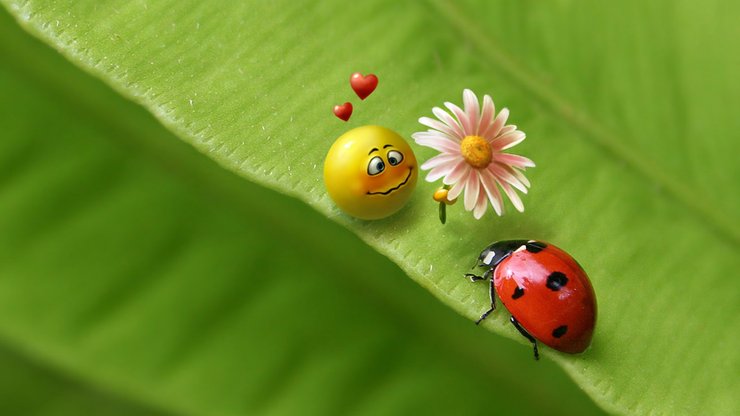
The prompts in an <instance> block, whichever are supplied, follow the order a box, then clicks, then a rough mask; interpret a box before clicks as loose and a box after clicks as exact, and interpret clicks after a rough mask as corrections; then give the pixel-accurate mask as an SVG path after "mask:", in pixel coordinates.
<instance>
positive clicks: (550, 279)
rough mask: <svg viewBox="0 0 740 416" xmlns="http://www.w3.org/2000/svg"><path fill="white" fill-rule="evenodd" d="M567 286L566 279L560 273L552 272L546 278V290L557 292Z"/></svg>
mask: <svg viewBox="0 0 740 416" xmlns="http://www.w3.org/2000/svg"><path fill="white" fill-rule="evenodd" d="M567 284H568V278H567V277H565V274H563V273H561V272H552V273H550V275H549V276H547V284H546V285H547V288H548V289H550V290H552V291H555V292H557V291H558V290H560V288H561V287H563V286H565V285H567Z"/></svg>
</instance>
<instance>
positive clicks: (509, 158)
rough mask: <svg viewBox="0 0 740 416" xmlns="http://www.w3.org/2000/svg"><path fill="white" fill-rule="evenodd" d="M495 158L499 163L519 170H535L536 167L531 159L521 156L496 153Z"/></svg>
mask: <svg viewBox="0 0 740 416" xmlns="http://www.w3.org/2000/svg"><path fill="white" fill-rule="evenodd" d="M493 158H494V159H495V160H496V161H497V162H500V163H503V164H505V165H509V166H514V167H517V168H533V167H534V166H535V165H534V162H532V161H531V160H530V159H529V158H526V157H524V156H519V155H512V154H510V153H494V155H493Z"/></svg>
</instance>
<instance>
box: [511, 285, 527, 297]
mask: <svg viewBox="0 0 740 416" xmlns="http://www.w3.org/2000/svg"><path fill="white" fill-rule="evenodd" d="M522 296H524V289H522V288H521V287H519V286H517V288H516V289H514V294H513V295H511V298H512V299H519V298H520V297H522Z"/></svg>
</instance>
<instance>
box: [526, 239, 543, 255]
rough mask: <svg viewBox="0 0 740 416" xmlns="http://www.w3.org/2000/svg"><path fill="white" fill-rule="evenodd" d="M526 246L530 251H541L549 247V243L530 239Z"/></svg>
mask: <svg viewBox="0 0 740 416" xmlns="http://www.w3.org/2000/svg"><path fill="white" fill-rule="evenodd" d="M525 247H526V249H527V251H529V252H530V253H539V252H540V251H542V250H544V249H545V248H546V247H547V244H545V243H543V242H542V241H529V242H527V244H525Z"/></svg>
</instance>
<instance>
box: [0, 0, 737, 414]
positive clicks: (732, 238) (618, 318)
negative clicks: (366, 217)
mask: <svg viewBox="0 0 740 416" xmlns="http://www.w3.org/2000/svg"><path fill="white" fill-rule="evenodd" d="M4 3H5V4H7V5H8V7H9V9H10V10H11V11H12V12H13V13H14V14H15V15H16V16H17V17H18V18H19V20H20V21H21V23H22V24H24V25H25V26H26V27H28V28H29V29H30V30H32V31H33V32H35V33H36V34H38V35H39V36H41V37H42V38H44V39H46V40H47V41H48V42H50V43H51V44H52V45H54V46H55V47H57V48H58V49H59V50H60V51H61V52H62V53H64V54H65V55H67V56H68V57H69V58H71V59H72V60H73V61H74V62H76V63H78V64H79V65H81V66H83V67H84V68H87V69H88V70H90V71H92V72H94V73H95V74H97V75H98V76H100V77H101V78H103V79H104V80H106V81H107V82H109V83H110V84H111V85H112V86H113V87H114V88H116V89H117V90H118V91H120V92H121V93H123V94H124V95H126V96H128V97H130V98H133V99H134V100H136V101H138V102H140V103H142V104H143V105H144V106H145V107H146V108H147V109H149V111H151V112H152V113H153V114H154V115H155V116H156V117H157V118H158V119H159V120H160V121H162V122H163V123H164V124H165V125H166V126H167V127H168V128H169V129H170V130H171V131H173V132H175V133H176V134H177V135H178V136H180V137H181V138H183V139H184V140H185V141H187V142H189V143H191V144H192V145H193V146H195V147H196V148H197V149H198V150H200V151H201V152H203V153H205V154H207V155H208V156H209V157H211V158H212V159H214V160H216V161H218V162H219V163H220V164H222V165H223V166H225V167H227V168H229V169H231V170H233V171H234V172H236V173H238V174H240V175H242V176H243V177H246V178H248V179H251V180H253V181H255V182H258V183H261V184H263V185H267V186H270V187H271V188H273V189H276V190H278V191H280V192H283V193H286V194H289V195H292V196H295V197H298V198H300V199H302V200H304V201H306V202H307V203H309V204H310V205H312V206H313V207H314V208H315V209H316V210H318V211H319V212H321V213H323V214H325V215H327V216H329V217H330V218H332V219H334V220H336V221H337V222H339V223H341V224H343V225H345V226H346V227H347V228H348V229H350V230H352V231H353V232H355V233H356V234H357V235H358V236H359V237H360V238H362V239H363V240H364V241H365V242H367V243H368V244H369V245H371V246H372V247H374V248H375V249H377V250H378V252H380V253H382V254H385V255H387V256H388V257H389V258H390V259H392V260H393V261H394V262H396V263H397V264H398V265H399V266H400V267H401V268H402V269H403V271H405V272H406V273H407V274H408V275H409V276H410V277H411V278H412V279H414V280H415V281H416V282H418V283H419V284H421V285H422V286H424V287H425V288H427V289H429V291H430V292H431V293H433V294H434V295H435V296H437V297H438V298H439V299H441V300H442V301H443V302H445V303H446V304H448V305H449V306H450V307H452V308H453V309H455V310H457V311H459V312H460V313H462V314H463V315H465V316H467V317H469V318H475V317H477V316H478V315H479V314H480V312H481V311H482V310H483V309H485V304H486V296H487V294H486V291H485V289H484V288H483V287H481V286H479V285H471V284H468V283H466V282H465V281H464V280H463V279H462V278H461V277H460V274H461V273H462V272H463V271H464V269H465V268H466V267H468V265H469V264H470V259H471V257H473V256H474V255H475V253H476V252H478V251H479V250H480V248H481V247H483V246H484V245H486V244H488V243H490V242H491V241H492V240H497V239H505V238H511V237H524V238H540V239H545V240H549V241H552V242H555V243H556V244H558V245H560V246H562V247H564V248H566V249H568V250H569V251H570V252H571V253H573V254H574V255H575V256H576V257H577V258H578V259H579V261H580V262H581V263H582V264H583V265H584V266H585V267H586V269H587V270H588V271H589V273H590V275H591V277H592V280H593V283H594V286H595V289H596V292H597V295H598V301H599V311H600V312H599V322H598V326H597V332H596V335H595V338H594V342H593V347H592V348H591V349H590V350H589V351H587V352H586V353H585V354H582V355H579V356H566V355H563V354H559V353H556V352H553V351H549V350H547V351H545V352H544V355H545V356H547V357H550V358H552V359H553V360H554V361H555V362H557V363H558V364H559V365H561V366H562V367H563V368H564V369H565V370H566V371H567V372H568V373H569V374H570V376H571V377H573V379H574V380H576V382H577V383H578V384H579V385H580V386H581V387H582V388H583V389H584V390H585V391H587V392H588V393H589V394H590V395H591V396H592V397H593V398H594V399H595V400H596V401H597V402H598V403H599V404H601V405H602V406H603V407H604V408H606V409H608V410H611V411H615V412H620V413H647V412H653V413H660V414H676V413H688V414H696V413H706V414H735V413H738V407H737V404H736V401H735V400H733V397H734V392H735V391H737V390H738V387H740V386H739V385H738V381H737V377H736V374H737V373H738V371H737V370H738V358H739V357H738V352H737V348H736V345H737V335H736V334H737V333H738V332H739V331H738V330H740V314H739V313H738V312H740V311H739V308H738V304H737V302H736V299H735V297H736V296H735V294H736V293H737V291H738V283H737V282H736V281H735V280H734V279H732V278H731V276H734V273H735V271H736V270H738V268H739V267H740V256H738V242H739V241H740V219H739V218H738V213H740V209H739V208H740V196H739V194H738V193H737V192H736V191H735V190H736V189H737V185H736V184H737V183H738V180H740V167H739V166H738V164H737V163H736V161H735V159H736V157H737V156H736V155H737V150H738V149H737V144H736V143H735V141H734V140H733V137H734V132H736V131H738V127H740V125H739V123H740V122H739V121H738V120H739V119H738V117H737V114H738V110H740V103H739V102H738V99H737V97H738V96H740V90H739V88H740V86H738V83H736V82H733V81H734V77H735V74H736V73H738V70H739V69H740V68H739V66H740V59H737V52H736V50H737V48H736V45H735V43H736V41H735V39H737V38H738V34H739V33H738V29H737V25H736V23H735V20H736V19H735V18H734V16H737V11H738V10H737V9H738V7H740V6H738V5H737V4H735V3H733V2H729V1H724V2H716V3H712V4H704V3H702V4H699V3H681V4H676V3H674V2H667V1H666V2H649V3H646V2H640V1H637V0H632V1H627V2H620V3H615V4H613V5H605V4H601V3H586V4H582V3H580V2H550V3H547V4H540V3H536V4H535V3H532V4H530V3H527V2H516V3H510V2H485V3H484V2H470V3H464V4H457V3H452V2H446V1H430V2H427V3H411V4H398V3H397V2H391V1H377V2H362V3H361V4H353V5H352V7H347V6H346V4H345V3H342V2H338V1H336V2H321V3H320V4H312V5H311V7H306V6H305V5H300V4H295V3H293V2H270V3H266V2H265V3H263V2H253V3H249V4H247V3H244V2H239V3H237V2H231V3H228V4H222V5H219V6H218V7H214V6H213V5H211V4H206V3H202V2H194V1H180V2H158V3H155V4H151V3H149V2H144V1H141V2H111V3H105V4H100V3H99V2H80V1H71V0H68V1H34V0H30V1H9V0H5V1H4ZM232 3H233V4H232ZM357 70H360V71H363V72H374V73H376V74H377V75H378V76H379V78H380V86H379V87H378V90H377V91H376V92H375V93H374V94H373V95H372V96H371V97H369V98H368V99H367V100H365V101H363V102H362V103H361V106H359V105H358V106H357V109H356V110H355V112H356V114H355V115H353V118H352V120H351V122H350V123H347V124H343V123H341V122H339V121H338V120H336V119H335V118H334V117H333V116H332V115H331V113H330V108H331V106H332V105H334V104H336V103H339V102H344V101H346V100H347V99H348V98H349V97H351V91H350V90H349V88H348V85H347V76H348V75H349V74H350V73H351V72H354V71H357ZM464 87H470V88H473V89H474V90H475V91H478V92H481V93H482V92H488V93H492V94H493V95H494V99H495V100H496V102H497V104H498V105H499V107H501V106H507V107H509V108H510V109H511V111H512V119H513V122H514V123H516V124H517V125H519V126H520V127H521V128H522V129H523V130H524V131H525V132H527V134H528V136H529V139H528V140H527V141H526V142H525V143H524V144H523V145H522V146H521V147H520V148H518V149H521V153H522V154H525V155H527V156H528V157H531V158H532V159H533V160H535V161H536V162H537V165H538V167H537V168H536V169H534V170H532V171H531V174H528V176H529V178H530V179H531V181H532V183H533V188H532V192H531V194H530V195H528V196H527V198H526V200H525V204H526V205H527V212H526V213H525V214H523V215H521V214H511V215H508V214H507V215H506V216H505V217H503V218H500V219H499V218H494V217H491V216H489V217H486V218H485V219H484V221H479V222H476V221H474V220H472V218H471V216H470V215H469V213H465V212H462V210H461V209H460V207H459V206H455V207H452V209H450V210H449V211H450V212H448V221H447V225H445V226H444V227H443V226H440V224H439V222H438V218H437V211H436V205H435V203H434V201H432V200H431V198H430V195H431V193H432V191H433V189H434V188H435V185H433V184H427V183H420V184H419V186H418V190H417V192H416V194H415V196H414V197H413V199H412V201H411V203H410V204H409V206H407V208H406V209H404V211H402V212H401V213H399V214H398V215H396V216H394V217H392V218H389V219H387V220H383V221H376V222H371V223H368V222H360V221H355V220H352V219H349V218H347V217H345V216H343V215H342V214H341V213H340V212H338V211H337V210H336V209H335V208H334V207H333V206H332V204H331V201H330V200H329V199H328V197H327V196H326V194H325V192H324V190H323V186H322V183H321V164H322V159H323V156H324V154H325V152H326V150H327V149H328V146H329V145H330V143H331V141H332V140H333V138H335V137H337V136H339V134H341V133H342V131H343V130H345V129H346V128H349V127H353V126H358V125H362V124H370V123H372V124H381V125H386V126H389V127H392V128H393V129H395V130H397V131H398V132H399V133H401V134H402V135H404V136H406V137H408V136H409V135H410V133H412V132H413V131H415V130H418V129H419V128H420V126H419V125H418V124H417V123H416V119H417V118H418V117H419V116H422V115H428V114H429V113H430V109H431V107H432V106H434V105H439V104H441V103H442V102H443V101H445V100H450V101H456V102H459V100H460V98H459V96H460V92H461V91H462V88H464ZM416 150H418V155H417V156H419V157H420V158H421V159H422V160H423V159H425V158H427V157H429V156H431V155H432V154H433V152H430V151H429V150H428V149H421V148H418V147H417V148H416ZM91 181H93V182H94V180H93V179H91ZM214 182H220V179H218V180H214ZM132 198H133V197H132ZM259 198H260V199H264V200H265V201H266V200H267V199H269V198H270V197H268V196H260V197H259ZM253 199H257V198H253ZM172 206H173V207H174V206H178V207H179V205H178V204H172ZM268 211H269V210H268ZM280 218H282V219H281V220H280V221H277V222H278V223H281V224H283V220H285V221H290V220H289V219H287V216H285V215H281V216H280ZM186 222H187V220H186ZM102 223H103V222H101V224H102ZM289 224H291V227H289V228H290V229H291V231H285V232H286V233H291V232H292V229H293V227H301V226H302V221H293V222H292V223H289ZM125 228H128V227H125ZM208 228H209V229H210V227H208ZM323 228H325V227H324V226H321V227H317V229H316V230H321V229H323ZM186 234H187V233H186ZM291 235H292V234H291ZM319 236H320V237H319ZM325 238H326V235H325V234H324V231H317V238H316V240H318V241H326V240H325ZM214 244H215V243H214ZM314 244H315V245H314ZM323 244H324V245H323V246H320V245H318V243H317V242H316V241H313V240H312V243H310V245H312V246H313V247H315V248H316V249H317V252H324V251H331V250H338V249H337V247H341V246H340V245H334V244H330V243H323ZM165 254H166V253H165ZM161 256H162V255H158V256H155V258H159V257H161ZM376 261H380V260H379V259H378V258H376ZM371 264H374V263H368V265H371ZM340 270H341V271H343V273H347V270H354V268H353V267H352V264H347V263H344V264H343V266H341V267H339V268H338V269H337V273H339V271H340ZM128 273H135V271H128ZM162 273H164V271H163V272H162ZM124 274H125V273H124ZM352 274H354V272H353V273H352ZM291 280H292V279H291ZM204 296H205V295H204ZM216 297H218V296H216ZM399 303H403V302H399ZM406 312H407V311H406V310H404V313H406ZM408 313H410V312H408ZM427 322H428V321H427ZM451 326H453V327H454V325H451ZM486 327H487V328H489V329H491V330H492V331H494V332H497V333H500V334H504V335H506V336H508V337H512V338H514V337H516V334H515V332H514V330H513V329H512V328H510V327H509V326H508V325H507V324H506V314H505V313H497V314H495V316H494V317H493V319H489V320H488V321H487V322H486Z"/></svg>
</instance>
